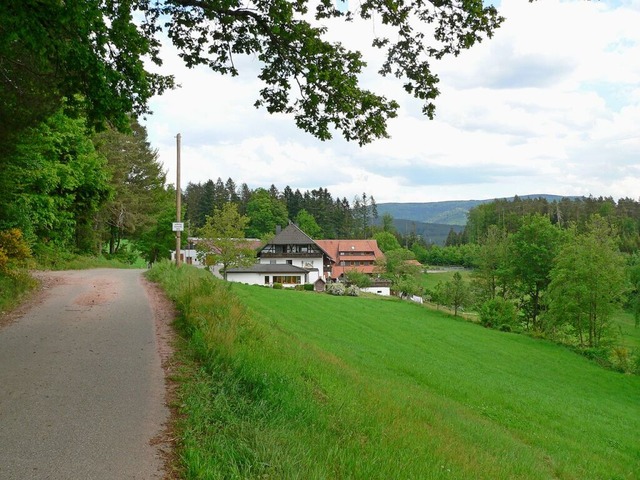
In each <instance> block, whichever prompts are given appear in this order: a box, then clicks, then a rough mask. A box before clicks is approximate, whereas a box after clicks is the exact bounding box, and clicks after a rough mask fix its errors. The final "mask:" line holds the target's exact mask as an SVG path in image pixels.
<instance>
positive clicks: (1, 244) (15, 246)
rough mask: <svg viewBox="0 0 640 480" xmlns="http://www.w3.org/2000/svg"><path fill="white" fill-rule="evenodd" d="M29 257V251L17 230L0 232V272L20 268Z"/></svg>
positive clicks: (20, 232)
mask: <svg viewBox="0 0 640 480" xmlns="http://www.w3.org/2000/svg"><path fill="white" fill-rule="evenodd" d="M30 257H31V249H30V248H29V245H28V244H27V242H26V240H25V239H24V237H23V235H22V231H20V230H18V229H17V228H12V229H10V230H5V231H2V232H0V272H5V273H6V272H8V271H9V270H11V269H13V268H14V267H20V266H22V263H23V262H24V260H26V259H28V258H30Z"/></svg>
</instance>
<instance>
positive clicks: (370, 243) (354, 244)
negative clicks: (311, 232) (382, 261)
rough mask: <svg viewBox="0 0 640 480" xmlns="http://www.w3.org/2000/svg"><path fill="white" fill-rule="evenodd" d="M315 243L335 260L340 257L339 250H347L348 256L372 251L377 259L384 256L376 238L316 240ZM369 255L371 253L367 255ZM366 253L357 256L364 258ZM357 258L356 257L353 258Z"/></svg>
mask: <svg viewBox="0 0 640 480" xmlns="http://www.w3.org/2000/svg"><path fill="white" fill-rule="evenodd" d="M316 243H317V244H318V245H319V246H320V247H321V248H322V249H323V250H325V251H326V252H327V253H328V254H329V256H331V257H333V258H334V259H335V260H336V261H339V260H341V259H342V257H340V252H348V254H347V255H349V258H351V257H352V256H354V254H355V253H362V252H373V256H374V257H375V258H376V259H378V258H382V257H384V254H383V253H382V250H380V248H379V247H378V242H377V241H376V240H373V239H372V240H316ZM343 256H344V255H343ZM368 256H371V255H368ZM365 257H366V255H359V256H358V258H359V259H361V260H364V259H365ZM354 260H357V258H354Z"/></svg>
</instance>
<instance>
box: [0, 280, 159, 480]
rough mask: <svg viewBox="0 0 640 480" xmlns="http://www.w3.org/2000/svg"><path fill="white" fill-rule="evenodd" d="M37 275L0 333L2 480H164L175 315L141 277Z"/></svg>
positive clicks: (0, 448)
mask: <svg viewBox="0 0 640 480" xmlns="http://www.w3.org/2000/svg"><path fill="white" fill-rule="evenodd" d="M38 275H39V276H40V277H41V278H42V280H43V283H44V288H43V291H42V292H41V293H40V294H39V295H38V296H37V298H36V300H34V301H32V302H31V303H30V305H28V306H27V307H24V308H23V311H22V312H19V313H18V315H17V316H16V318H15V319H14V321H13V322H11V323H10V324H8V325H5V326H4V327H2V328H1V329H0V478H1V479H3V480H10V479H21V480H22V479H65V480H66V479H110V480H111V479H153V478H163V477H166V476H167V474H166V472H165V470H164V463H165V458H166V456H167V454H168V450H169V446H168V444H167V441H166V438H167V431H166V424H167V422H168V420H169V417H170V415H169V410H168V408H167V407H166V389H165V375H164V372H163V369H162V362H163V360H166V358H167V357H168V350H167V341H166V340H167V338H166V337H167V335H168V333H167V332H168V330H167V328H168V327H167V325H168V321H166V320H167V318H166V317H167V314H169V316H170V315H171V312H166V311H158V310H159V308H158V303H157V302H158V297H157V292H156V295H155V296H153V295H152V294H150V293H149V288H151V287H149V286H147V288H145V285H146V283H147V282H146V281H145V280H144V279H143V277H142V271H141V270H111V269H98V270H86V271H71V272H47V273H40V274H38ZM154 312H155V314H156V315H155V316H154ZM163 313H164V317H165V319H164V320H165V321H164V324H163V325H160V324H159V323H158V319H159V318H161V317H162V314H163ZM163 329H164V330H163Z"/></svg>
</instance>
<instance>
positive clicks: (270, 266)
mask: <svg viewBox="0 0 640 480" xmlns="http://www.w3.org/2000/svg"><path fill="white" fill-rule="evenodd" d="M312 270H316V271H317V268H316V269H313V268H309V269H308V268H301V267H296V266H295V265H289V264H288V263H256V264H255V265H251V266H250V267H236V268H229V269H228V270H227V273H308V272H310V271H312Z"/></svg>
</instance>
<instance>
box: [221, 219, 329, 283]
mask: <svg viewBox="0 0 640 480" xmlns="http://www.w3.org/2000/svg"><path fill="white" fill-rule="evenodd" d="M257 258H258V263H256V264H255V265H252V266H250V267H238V268H230V269H229V270H227V280H229V281H232V282H242V283H248V284H253V285H273V284H274V283H281V284H283V285H285V286H295V285H301V284H305V283H315V282H316V281H317V280H318V279H324V278H325V265H329V266H330V265H332V264H333V263H335V260H334V259H333V258H332V257H331V256H330V255H329V254H328V253H327V252H326V251H325V250H324V249H323V248H322V247H320V245H318V243H317V242H315V241H314V240H313V239H312V238H311V237H309V236H308V235H307V234H306V233H304V232H303V231H302V230H300V228H298V227H297V226H296V225H294V224H293V223H289V225H287V226H286V227H285V228H284V229H278V230H276V236H275V237H273V239H272V240H271V241H270V242H269V243H267V244H266V245H265V246H263V247H262V248H260V250H259V251H258V253H257Z"/></svg>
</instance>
